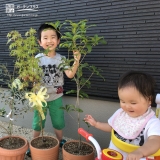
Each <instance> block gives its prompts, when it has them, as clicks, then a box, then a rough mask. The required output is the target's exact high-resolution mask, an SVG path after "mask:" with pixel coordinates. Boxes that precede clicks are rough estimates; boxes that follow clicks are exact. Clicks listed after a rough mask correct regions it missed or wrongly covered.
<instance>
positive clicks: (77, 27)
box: [60, 20, 105, 55]
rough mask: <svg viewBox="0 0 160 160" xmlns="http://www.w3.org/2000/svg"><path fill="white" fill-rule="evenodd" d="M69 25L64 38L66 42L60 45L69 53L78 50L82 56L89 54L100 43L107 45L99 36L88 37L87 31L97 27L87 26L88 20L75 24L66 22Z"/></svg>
mask: <svg viewBox="0 0 160 160" xmlns="http://www.w3.org/2000/svg"><path fill="white" fill-rule="evenodd" d="M66 22H68V23H69V25H70V26H69V27H67V30H68V32H65V33H64V35H63V36H62V38H61V39H62V40H65V42H63V43H61V44H60V47H63V48H67V49H68V51H73V50H78V51H79V52H80V53H81V54H84V55H86V54H88V53H90V52H91V51H92V47H93V46H96V45H98V44H99V43H103V44H105V40H104V38H103V37H99V36H98V35H94V36H93V37H92V36H87V34H86V33H87V29H88V28H90V27H93V26H95V25H90V26H87V24H86V23H87V20H81V21H79V22H78V23H74V22H72V21H71V20H66Z"/></svg>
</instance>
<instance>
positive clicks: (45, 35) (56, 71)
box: [27, 24, 81, 156]
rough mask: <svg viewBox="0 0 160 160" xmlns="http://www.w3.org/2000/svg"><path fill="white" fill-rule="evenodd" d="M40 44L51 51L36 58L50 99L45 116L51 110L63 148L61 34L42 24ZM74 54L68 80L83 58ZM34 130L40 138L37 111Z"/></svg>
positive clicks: (39, 35)
mask: <svg viewBox="0 0 160 160" xmlns="http://www.w3.org/2000/svg"><path fill="white" fill-rule="evenodd" d="M38 42H39V45H40V46H41V47H42V48H43V49H49V52H48V54H47V55H45V54H43V53H39V54H38V55H36V58H39V60H40V64H39V66H40V67H42V69H43V71H44V77H43V81H42V85H43V86H45V87H46V88H47V93H48V95H49V98H48V99H47V109H46V111H45V115H46V114H47V110H48V109H49V112H50V117H51V121H52V125H53V128H54V132H55V134H56V137H57V139H58V140H59V142H60V147H62V145H63V143H65V142H66V141H65V140H63V139H62V137H63V133H62V129H63V128H64V127H65V122H64V112H63V110H62V109H59V108H60V107H62V95H63V84H64V82H63V81H64V79H63V71H62V70H61V69H60V68H58V66H59V64H60V63H62V57H63V56H61V55H60V54H58V53H57V52H56V48H57V46H58V45H59V43H60V32H59V31H58V30H57V29H55V28H54V27H53V26H52V25H49V24H42V25H41V26H40V28H39V29H38ZM73 54H74V59H75V60H74V63H73V66H72V70H70V69H68V70H65V71H64V72H65V74H66V76H67V77H68V78H73V77H74V75H75V73H76V71H77V68H78V66H79V60H80V57H81V54H80V53H79V52H78V51H73ZM44 124H45V120H44V121H43V124H42V126H43V128H44ZM32 128H33V129H34V131H33V137H34V138H35V137H38V136H39V135H40V131H41V128H40V125H39V116H38V112H37V111H36V110H35V111H34V119H33V124H32ZM27 155H29V156H30V152H27Z"/></svg>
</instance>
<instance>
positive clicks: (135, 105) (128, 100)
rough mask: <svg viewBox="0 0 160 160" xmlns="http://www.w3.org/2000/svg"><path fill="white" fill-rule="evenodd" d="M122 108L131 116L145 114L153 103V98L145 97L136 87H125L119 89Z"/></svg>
mask: <svg viewBox="0 0 160 160" xmlns="http://www.w3.org/2000/svg"><path fill="white" fill-rule="evenodd" d="M118 96H119V99H120V106H121V108H122V109H123V110H124V111H125V112H126V113H127V114H128V115H129V116H130V117H133V118H134V117H138V116H141V115H143V114H144V113H145V112H146V111H147V110H148V108H149V106H150V105H151V100H150V99H146V98H145V97H143V95H142V94H140V93H139V91H138V90H137V89H136V88H134V87H124V88H121V89H119V90H118Z"/></svg>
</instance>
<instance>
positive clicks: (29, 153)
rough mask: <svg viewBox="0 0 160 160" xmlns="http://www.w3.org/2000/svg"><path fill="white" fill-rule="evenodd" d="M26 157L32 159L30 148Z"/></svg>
mask: <svg viewBox="0 0 160 160" xmlns="http://www.w3.org/2000/svg"><path fill="white" fill-rule="evenodd" d="M26 155H27V156H28V157H31V151H30V149H29V148H28V150H27V151H26Z"/></svg>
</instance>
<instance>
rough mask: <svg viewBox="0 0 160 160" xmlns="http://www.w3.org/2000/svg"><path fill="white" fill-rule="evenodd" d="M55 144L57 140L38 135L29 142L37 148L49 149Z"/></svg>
mask: <svg viewBox="0 0 160 160" xmlns="http://www.w3.org/2000/svg"><path fill="white" fill-rule="evenodd" d="M57 144H58V142H57V140H56V139H54V138H52V137H44V138H42V137H38V138H36V139H34V140H32V142H31V145H32V146H33V147H35V148H37V149H49V148H52V147H55V146H56V145H57Z"/></svg>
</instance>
